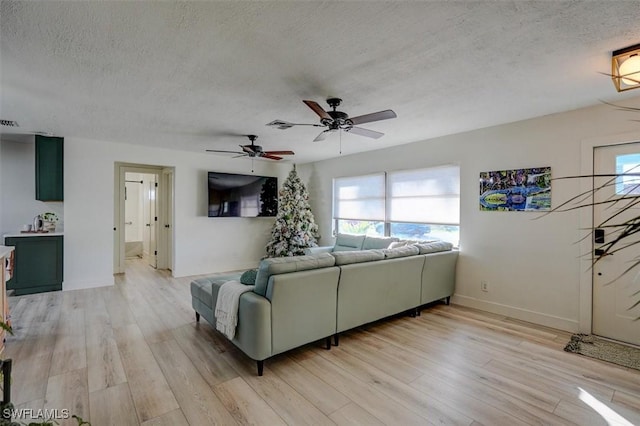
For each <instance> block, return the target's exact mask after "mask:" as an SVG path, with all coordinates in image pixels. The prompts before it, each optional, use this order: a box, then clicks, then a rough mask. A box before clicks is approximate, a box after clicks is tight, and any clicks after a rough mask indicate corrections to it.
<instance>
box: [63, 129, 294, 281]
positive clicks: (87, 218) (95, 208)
mask: <svg viewBox="0 0 640 426" xmlns="http://www.w3.org/2000/svg"><path fill="white" fill-rule="evenodd" d="M64 161H65V170H64V174H65V176H64V179H65V202H64V210H65V211H64V213H65V222H66V225H65V252H64V268H65V269H64V284H63V289H64V290H70V289H77V288H88V287H95V286H102V285H111V284H113V244H114V242H113V239H114V236H113V234H114V232H113V226H114V224H113V217H114V207H113V205H114V167H115V166H114V163H115V162H125V163H137V164H150V165H157V166H166V167H175V200H174V204H175V206H174V208H175V214H174V234H175V259H174V265H175V266H174V269H173V274H174V276H188V275H196V274H205V273H211V272H220V271H229V270H236V269H246V268H250V267H255V266H257V264H258V261H259V259H260V258H261V257H262V256H264V246H265V245H266V242H267V239H268V237H269V235H270V231H271V227H272V225H273V222H274V221H273V219H270V218H253V219H248V218H246V219H245V218H209V217H207V175H206V173H207V171H222V172H231V173H246V174H249V173H250V171H251V163H250V162H249V161H247V160H245V159H230V158H228V157H221V156H215V155H211V154H206V153H192V152H183V151H176V150H167V149H154V148H149V147H143V146H136V145H129V144H121V143H113V142H105V141H92V140H86V139H79V138H71V137H65V158H64ZM291 167H292V166H291V164H287V163H285V164H275V163H270V162H266V161H255V173H256V174H261V175H267V176H278V178H279V183H280V184H281V183H282V182H283V181H284V178H285V177H286V175H287V174H288V172H289V170H290V169H291ZM87 189H89V190H87Z"/></svg>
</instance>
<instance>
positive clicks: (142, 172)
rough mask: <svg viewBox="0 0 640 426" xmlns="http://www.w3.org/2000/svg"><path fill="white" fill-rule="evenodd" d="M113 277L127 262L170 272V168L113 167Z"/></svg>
mask: <svg viewBox="0 0 640 426" xmlns="http://www.w3.org/2000/svg"><path fill="white" fill-rule="evenodd" d="M114 192H115V200H114V227H113V230H114V268H113V270H114V273H116V274H121V273H125V272H126V265H127V259H136V258H137V259H143V261H144V262H145V264H147V265H148V266H150V267H152V268H155V269H169V270H173V238H174V236H173V168H170V167H162V166H151V165H140V164H125V163H116V164H115V191H114Z"/></svg>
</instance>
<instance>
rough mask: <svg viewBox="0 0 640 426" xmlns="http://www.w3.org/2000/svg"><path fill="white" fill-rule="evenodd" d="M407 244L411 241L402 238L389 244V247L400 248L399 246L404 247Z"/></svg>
mask: <svg viewBox="0 0 640 426" xmlns="http://www.w3.org/2000/svg"><path fill="white" fill-rule="evenodd" d="M407 244H409V241H407V240H400V241H395V242H393V243H391V244H389V247H387V248H389V249H394V248H398V247H404V246H406V245H407Z"/></svg>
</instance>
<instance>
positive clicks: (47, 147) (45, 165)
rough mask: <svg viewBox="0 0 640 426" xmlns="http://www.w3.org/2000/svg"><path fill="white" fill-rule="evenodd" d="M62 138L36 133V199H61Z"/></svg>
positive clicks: (62, 196)
mask: <svg viewBox="0 0 640 426" xmlns="http://www.w3.org/2000/svg"><path fill="white" fill-rule="evenodd" d="M63 160H64V138H54V137H48V136H40V135H36V200H40V201H63V200H64V193H63V186H64V164H63Z"/></svg>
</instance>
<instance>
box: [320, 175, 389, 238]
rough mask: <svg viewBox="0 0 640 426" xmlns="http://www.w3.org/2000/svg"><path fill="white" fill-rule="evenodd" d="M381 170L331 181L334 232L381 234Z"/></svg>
mask: <svg viewBox="0 0 640 426" xmlns="http://www.w3.org/2000/svg"><path fill="white" fill-rule="evenodd" d="M384 180H385V179H384V173H379V174H375V175H367V176H355V177H346V178H337V179H334V181H333V219H334V221H335V230H336V232H340V233H345V234H367V235H384V203H385V199H384V192H385V189H384V185H385V183H384Z"/></svg>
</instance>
